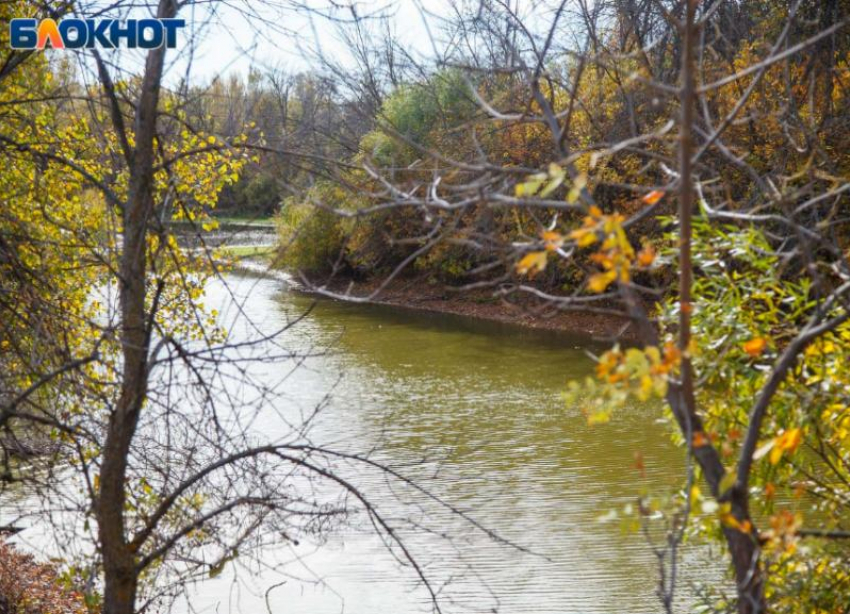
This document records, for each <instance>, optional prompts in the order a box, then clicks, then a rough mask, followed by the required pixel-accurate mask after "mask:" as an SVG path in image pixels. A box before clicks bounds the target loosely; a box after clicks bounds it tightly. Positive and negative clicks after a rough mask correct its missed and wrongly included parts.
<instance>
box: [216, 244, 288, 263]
mask: <svg viewBox="0 0 850 614" xmlns="http://www.w3.org/2000/svg"><path fill="white" fill-rule="evenodd" d="M219 249H220V252H221V255H222V257H224V258H229V259H231V260H242V259H243V258H258V259H262V260H268V259H270V258H271V257H272V256H273V255H274V251H275V250H274V247H271V246H269V245H237V246H234V247H226V246H225V247H221V248H219Z"/></svg>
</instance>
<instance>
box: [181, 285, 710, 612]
mask: <svg viewBox="0 0 850 614" xmlns="http://www.w3.org/2000/svg"><path fill="white" fill-rule="evenodd" d="M228 283H229V284H230V290H231V291H234V292H235V294H236V295H237V296H248V295H249V296H250V300H247V301H245V302H243V303H241V305H242V308H243V309H244V310H245V313H246V314H247V315H248V316H249V317H250V318H251V319H252V320H253V321H254V322H257V323H260V325H261V328H262V329H263V330H265V331H272V330H276V329H277V328H279V327H280V326H281V325H283V324H285V323H286V322H287V321H288V320H291V319H292V318H294V317H297V316H298V315H299V314H300V313H302V312H303V311H304V310H306V309H307V308H308V307H309V306H310V304H311V303H312V299H309V298H306V297H303V296H298V295H295V294H293V293H289V292H286V291H285V290H283V289H281V286H280V282H279V281H275V280H269V279H259V280H258V279H251V278H247V277H239V276H232V277H230V278H228ZM211 293H212V296H211V298H212V299H213V300H211V301H210V304H213V305H215V304H216V302H217V303H218V305H217V306H218V307H219V308H220V310H221V311H222V313H223V314H224V316H223V317H225V318H228V317H233V316H234V314H235V310H234V309H233V308H232V305H230V303H232V299H231V298H230V297H229V296H228V294H227V293H226V292H223V291H222V289H221V288H220V287H214V288H212V289H211ZM229 305H230V307H229ZM249 329H250V327H248V326H247V325H246V324H245V323H244V322H242V323H238V324H236V325H235V326H234V327H233V335H234V336H235V338H238V336H239V335H240V334H244V332H245V331H247V330H249ZM285 335H286V341H285V343H284V344H285V345H287V344H288V345H289V346H290V347H293V348H299V349H302V350H303V349H305V348H307V347H311V348H314V349H328V350H330V351H329V352H327V353H326V354H324V355H322V356H319V357H315V358H311V359H309V360H308V361H307V362H306V363H305V364H304V365H303V366H302V367H300V368H299V369H297V370H295V371H294V372H291V368H292V365H283V364H282V365H280V366H279V370H276V369H267V370H266V372H265V373H264V377H269V378H271V380H270V381H274V380H275V379H276V378H280V377H281V376H282V375H283V374H288V379H287V381H286V385H285V390H286V403H288V404H290V405H292V406H293V407H297V408H299V409H300V410H301V411H303V412H309V411H310V409H311V408H312V407H313V406H315V405H316V404H317V403H319V402H321V401H322V400H323V399H325V398H326V397H327V396H328V395H330V396H329V397H328V398H329V400H328V402H327V407H326V408H325V410H324V412H323V413H322V418H321V419H320V420H319V422H318V423H317V426H316V430H314V432H313V439H314V440H315V441H317V442H318V443H320V444H325V445H333V446H335V447H336V448H339V449H345V450H349V451H355V452H366V451H370V450H375V451H376V454H377V457H378V458H380V459H381V460H382V461H385V462H387V463H389V464H392V465H393V466H395V467H403V468H404V470H405V472H406V473H407V474H408V475H411V476H413V477H415V478H417V479H418V480H420V481H421V482H422V483H423V484H425V485H426V486H427V487H428V488H429V489H431V490H432V491H433V492H434V493H435V494H437V495H438V496H440V497H441V498H443V499H445V500H446V501H448V502H450V503H451V504H452V505H454V506H457V507H458V508H461V509H463V510H464V511H467V512H469V513H470V514H471V515H472V516H473V517H474V518H475V519H476V520H478V521H480V522H481V523H482V524H483V525H485V526H486V527H487V528H490V529H493V530H494V531H496V532H498V533H499V534H500V535H501V536H503V537H505V538H507V539H510V540H513V541H514V542H516V543H518V544H520V545H521V546H523V547H525V548H527V549H529V550H531V551H533V552H534V553H535V554H529V553H523V552H520V551H518V550H515V549H512V548H510V547H508V546H505V545H502V544H499V543H496V542H494V541H493V540H492V539H490V538H488V537H487V536H486V535H484V534H482V533H480V532H477V531H475V530H472V529H471V527H470V526H469V525H468V524H466V523H464V521H462V520H461V519H459V518H457V517H455V516H454V515H453V514H451V513H450V512H448V511H446V510H445V509H440V508H436V507H434V506H431V507H428V506H425V505H424V504H423V506H422V508H421V511H420V512H418V513H421V514H422V524H423V525H426V526H428V527H430V528H431V530H432V531H435V532H436V533H437V534H433V533H424V532H423V533H421V534H417V533H415V532H412V533H411V535H410V536H408V540H409V543H410V544H411V547H412V548H413V549H415V550H416V553H417V556H418V557H419V558H420V562H421V563H422V565H424V566H425V568H426V569H427V570H428V573H429V574H430V575H431V576H432V578H435V579H436V581H437V583H439V584H441V583H444V582H445V583H446V584H445V587H443V588H442V589H441V590H442V595H443V597H444V599H445V601H444V605H445V608H446V610H447V611H458V612H490V611H494V610H495V611H498V612H505V613H528V612H541V613H542V612H547V613H552V614H555V613H558V614H565V613H570V612H574V613H576V614H579V613H580V614H592V613H594V612H607V613H615V612H616V613H621V612H633V613H638V612H655V611H658V610H659V604H658V601H657V598H656V597H655V594H654V592H655V590H656V582H657V580H656V578H657V569H656V561H655V558H654V556H653V554H652V553H651V551H650V549H649V547H648V546H647V543H646V541H645V538H644V537H643V536H641V535H640V534H635V533H632V532H623V531H621V530H620V529H619V527H618V525H617V523H616V522H615V523H613V524H612V523H607V524H606V523H600V522H599V521H598V519H599V517H600V515H601V514H603V513H604V512H605V511H606V510H609V509H611V508H618V509H622V508H623V506H624V505H627V504H628V503H632V502H634V501H635V498H636V497H637V495H638V494H639V493H641V492H644V491H647V490H650V491H654V492H665V493H666V492H669V491H670V490H671V489H673V488H676V487H677V486H678V485H679V484H680V477H681V476H682V467H683V460H682V455H681V452H680V451H679V450H677V449H675V448H674V447H673V446H672V445H671V444H670V443H669V442H668V440H667V438H666V435H665V432H664V427H663V425H659V424H658V423H657V421H656V418H657V411H656V410H654V409H653V408H650V407H634V408H632V409H630V410H628V411H623V412H621V413H620V414H619V415H618V416H617V417H616V418H615V419H614V420H613V421H612V423H611V424H608V425H603V426H596V427H593V428H590V427H588V426H587V425H586V422H585V419H584V417H583V416H582V414H581V412H580V410H579V409H578V408H575V407H568V406H565V404H564V402H563V400H562V396H561V395H562V392H563V391H564V390H565V387H566V384H567V382H569V381H570V380H573V379H577V378H583V377H585V376H586V375H587V374H588V373H590V372H591V369H592V361H591V360H590V359H589V357H588V356H587V354H586V351H587V350H588V349H592V348H588V347H587V346H586V345H583V344H582V343H581V342H580V341H578V340H576V339H573V338H570V337H567V336H564V335H558V334H553V333H552V332H541V331H528V330H522V329H517V328H514V327H510V326H506V325H500V324H493V323H487V322H479V321H475V320H470V319H464V318H459V317H454V316H446V315H439V314H429V313H420V312H412V311H405V310H399V309H393V308H387V307H381V306H371V305H354V304H347V303H339V302H333V301H324V300H323V301H319V302H318V304H317V305H316V306H315V308H314V309H313V310H312V312H311V313H310V315H309V316H308V318H306V319H305V320H304V321H302V322H300V323H299V324H298V325H297V326H296V327H294V328H293V329H291V330H290V331H288V332H287V333H285ZM597 349H598V348H597ZM638 451H640V452H641V454H642V455H643V459H644V465H645V471H644V472H639V471H638V470H636V469H635V468H634V464H635V461H634V458H635V453H636V452H638ZM353 479H355V480H356V481H357V484H358V486H359V487H361V488H362V489H363V490H364V492H367V493H369V494H370V495H371V496H373V497H377V498H378V499H380V498H381V497H385V498H386V499H387V501H386V502H385V503H384V502H382V505H384V506H385V507H387V506H389V507H390V508H392V507H393V506H396V507H398V506H400V505H401V503H399V502H398V501H397V500H396V497H394V496H391V495H392V494H396V495H397V494H398V493H396V492H395V491H392V490H391V489H390V487H388V485H387V483H386V480H385V479H384V477H383V476H380V475H368V474H363V475H358V476H355V477H354V478H353ZM399 498H402V499H404V497H399ZM406 501H407V502H408V503H410V500H409V498H408V499H406ZM420 503H421V502H420ZM398 513H415V512H413V511H410V509H405V510H404V511H402V510H401V509H399V510H398ZM435 527H436V528H435ZM441 533H444V534H446V535H449V536H451V537H452V539H444V538H443V537H442V536H441V535H440V534H441ZM541 555H542V556H541ZM706 556H707V552H706V551H704V550H703V551H697V550H695V549H686V550H685V553H684V558H685V560H686V562H687V561H694V560H696V559H704V558H706ZM269 557H270V558H273V559H274V560H275V561H279V560H288V559H293V560H294V561H295V562H294V563H293V564H292V565H291V566H290V567H288V568H287V570H288V571H289V573H291V574H292V575H293V576H295V577H296V578H300V579H307V580H315V581H317V582H313V583H307V584H305V583H303V582H299V581H297V580H292V579H290V580H289V581H287V582H286V583H284V584H280V585H277V586H275V588H274V589H273V590H272V591H271V592H269V593H268V594H264V592H265V590H267V589H268V588H269V586H272V585H276V584H277V582H279V581H280V579H277V578H275V577H267V574H266V575H260V576H258V577H252V578H248V577H246V574H245V573H244V572H242V573H240V574H239V582H234V579H233V577H232V576H231V577H229V578H225V577H222V578H218V579H216V580H211V581H208V582H205V583H204V584H203V585H202V586H201V587H200V589H199V590H198V591H197V594H196V595H195V597H194V598H193V599H192V604H191V605H192V609H193V610H199V611H209V612H213V611H217V612H229V611H238V610H241V611H243V612H257V611H267V609H266V608H267V604H268V606H270V609H271V611H272V612H275V613H277V612H281V613H283V612H287V613H289V612H304V613H310V614H324V613H331V612H333V613H336V612H346V613H351V614H383V613H387V614H405V613H407V612H422V611H427V610H428V607H429V604H428V595H427V593H426V592H425V591H424V590H423V588H422V587H421V586H419V585H417V583H416V581H415V575H414V574H413V572H412V570H410V569H409V568H408V569H401V568H400V567H399V565H398V563H397V562H396V560H395V559H394V558H393V557H392V555H391V554H390V553H388V552H387V551H386V549H385V548H384V547H383V545H382V543H381V542H380V541H379V540H378V539H377V538H375V537H374V535H373V534H372V533H371V532H370V531H369V530H368V528H367V527H360V528H351V529H347V530H346V531H345V532H344V534H343V535H340V536H335V537H334V538H332V539H331V540H330V542H329V543H327V544H324V545H321V546H317V547H310V546H300V547H299V548H297V549H293V550H292V551H290V550H286V549H283V548H281V549H280V551H276V552H274V553H271V552H270V553H269ZM684 567H685V570H684V572H683V577H682V579H681V581H680V582H681V583H680V586H681V587H682V588H681V590H680V594H681V597H680V599H682V601H683V603H684V604H686V603H687V602H688V601H690V600H691V598H690V595H691V594H692V591H691V590H690V583H691V582H692V581H693V580H695V579H705V574H706V573H707V571H706V565H705V564H704V562H703V561H701V560H700V561H699V564H694V565H685V566H684ZM709 567H710V568H711V569H712V573H717V565H716V564H714V565H712V566H709Z"/></svg>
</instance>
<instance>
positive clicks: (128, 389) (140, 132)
mask: <svg viewBox="0 0 850 614" xmlns="http://www.w3.org/2000/svg"><path fill="white" fill-rule="evenodd" d="M176 9H177V6H176V3H175V2H174V1H173V0H160V4H159V10H158V12H157V17H159V18H169V17H173V16H174V15H175V14H176ZM164 62H165V48H164V47H161V48H159V49H154V50H152V51H151V52H149V53H148V57H147V61H146V65H145V76H144V79H143V81H142V86H141V88H142V89H141V93H140V96H139V102H138V105H137V107H136V120H135V125H134V137H135V148H134V150H133V151H132V155H131V156H129V159H128V160H127V163H128V165H129V166H130V187H129V195H128V199H127V203H126V206H125V208H124V216H123V222H124V247H123V251H122V253H121V263H120V274H121V280H120V282H121V283H120V307H121V343H122V353H123V381H122V384H121V394H120V396H119V398H118V403H117V405H116V407H115V409H114V411H113V413H112V415H111V416H110V420H109V425H108V431H107V436H106V442H105V445H104V450H103V462H102V466H101V476H100V494H99V498H98V520H99V532H100V542H101V548H102V552H103V565H104V596H103V597H104V601H103V614H133V612H134V610H135V602H136V591H137V585H138V570H137V569H136V556H135V553H134V552H133V551H132V549H131V548H130V547H129V545H128V543H127V538H126V526H125V517H124V504H125V500H126V490H125V481H126V479H127V463H128V458H129V454H130V445H131V443H132V441H133V436H134V435H135V433H136V426H137V424H138V420H139V415H140V413H141V411H142V406H143V404H144V401H145V395H146V393H147V387H148V365H147V354H148V346H149V341H150V330H149V327H148V324H147V319H148V318H147V314H146V311H145V296H146V290H147V283H146V280H145V275H146V272H147V262H146V237H147V228H148V223H149V220H150V219H151V217H152V214H153V208H154V195H153V166H154V137H155V135H156V122H157V108H158V105H159V92H160V85H161V81H162V72H163V66H164Z"/></svg>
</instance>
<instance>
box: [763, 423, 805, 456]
mask: <svg viewBox="0 0 850 614" xmlns="http://www.w3.org/2000/svg"><path fill="white" fill-rule="evenodd" d="M802 440H803V432H802V430H801V429H799V428H795V429H791V430H788V431H785V432H784V433H782V434H781V435H780V436H779V437H777V438H776V439H774V440H773V449H772V450H771V451H770V464H771V465H775V464H777V463H778V462H779V461H780V460H781V459H782V455H783V454H784V453H785V452H788V453H789V454H792V453H793V452H794V451H795V450H796V449H797V448H798V447H799V446H800V442H802Z"/></svg>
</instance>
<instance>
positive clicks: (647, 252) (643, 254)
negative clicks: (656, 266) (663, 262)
mask: <svg viewBox="0 0 850 614" xmlns="http://www.w3.org/2000/svg"><path fill="white" fill-rule="evenodd" d="M637 261H638V264H639V265H640V266H642V267H648V266H652V263H653V262H655V249H654V248H653V247H652V246H651V245H649V244H648V243H647V244H646V245H644V246H643V249H642V250H640V251H639V252H638V255H637Z"/></svg>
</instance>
